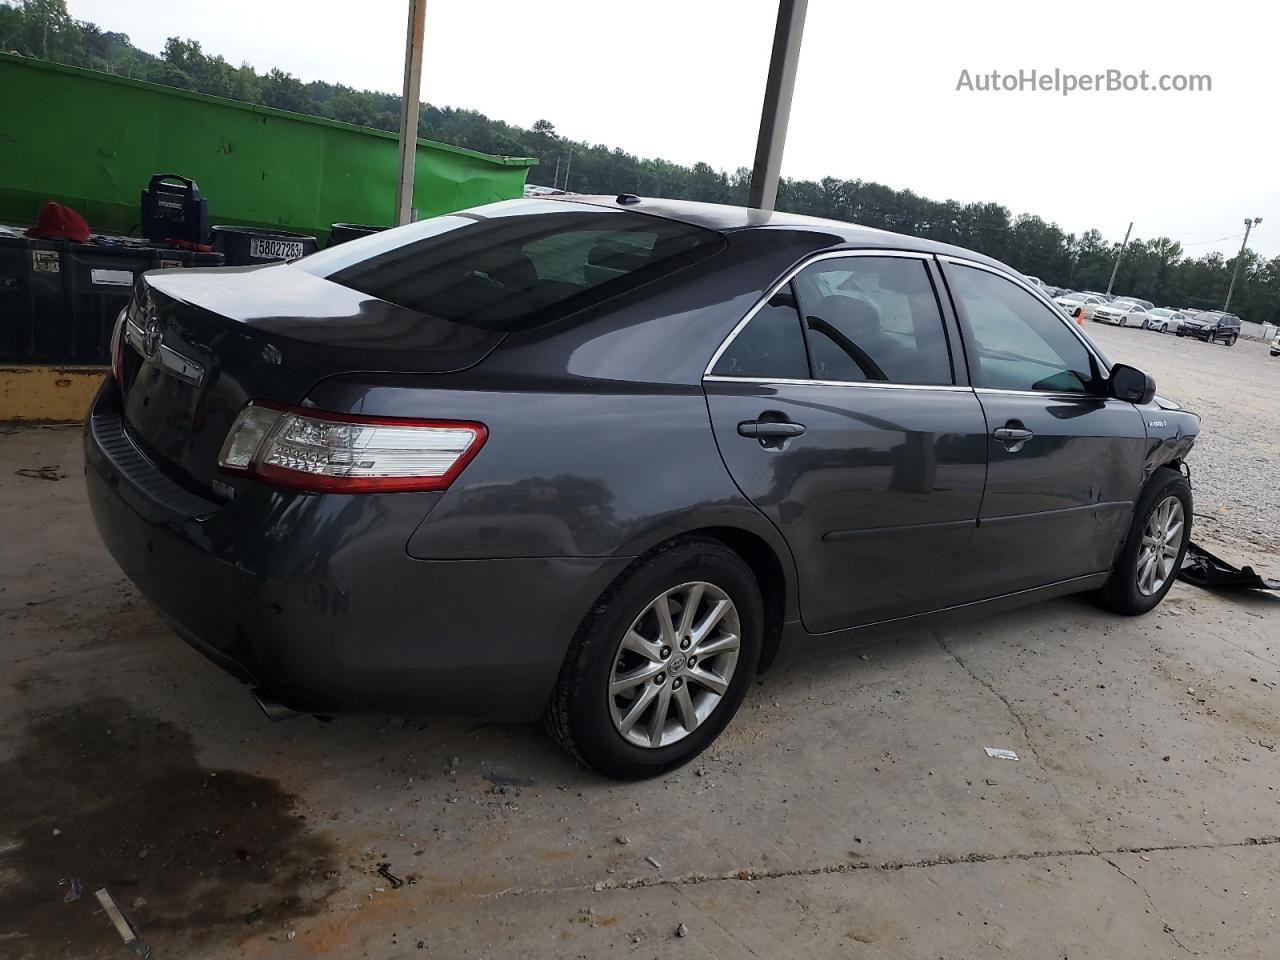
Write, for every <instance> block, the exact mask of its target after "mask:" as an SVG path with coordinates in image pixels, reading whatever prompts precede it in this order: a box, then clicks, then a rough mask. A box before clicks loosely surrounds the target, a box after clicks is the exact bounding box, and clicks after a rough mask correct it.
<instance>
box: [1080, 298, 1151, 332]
mask: <svg viewBox="0 0 1280 960" xmlns="http://www.w3.org/2000/svg"><path fill="white" fill-rule="evenodd" d="M1093 319H1094V320H1097V321H1099V322H1101V323H1114V324H1116V325H1117V326H1121V327H1127V326H1129V325H1130V324H1135V325H1137V326H1145V325H1146V319H1147V308H1146V307H1144V306H1143V305H1142V304H1141V303H1139V302H1138V301H1136V300H1132V299H1130V298H1128V297H1117V298H1116V299H1115V300H1112V301H1111V302H1110V303H1104V304H1100V305H1099V306H1097V307H1095V308H1094V311H1093Z"/></svg>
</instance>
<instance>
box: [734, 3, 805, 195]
mask: <svg viewBox="0 0 1280 960" xmlns="http://www.w3.org/2000/svg"><path fill="white" fill-rule="evenodd" d="M808 7H809V0H778V24H777V26H776V27H775V28H774V31H773V55H772V56H771V57H770V58H769V76H768V79H766V80H765V84H764V106H763V108H762V109H761V111H760V137H759V139H758V140H756V161H755V166H754V167H752V168H751V186H750V189H749V191H748V193H747V206H749V207H758V208H759V209H761V210H772V209H773V206H774V203H775V202H776V201H777V199H778V175H779V173H780V172H781V169H782V148H783V147H784V146H785V145H786V142H787V121H788V120H789V119H790V118H791V95H792V93H794V92H795V87H796V67H797V65H798V64H799V63H800V40H801V37H802V36H803V35H804V15H805V12H806V11H807V10H808Z"/></svg>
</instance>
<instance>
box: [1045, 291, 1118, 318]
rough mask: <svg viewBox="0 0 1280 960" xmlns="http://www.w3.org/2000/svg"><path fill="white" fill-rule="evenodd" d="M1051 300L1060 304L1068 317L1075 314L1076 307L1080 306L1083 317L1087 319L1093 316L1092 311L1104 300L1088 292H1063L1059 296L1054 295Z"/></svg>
mask: <svg viewBox="0 0 1280 960" xmlns="http://www.w3.org/2000/svg"><path fill="white" fill-rule="evenodd" d="M1053 302H1054V303H1056V304H1057V305H1058V306H1060V307H1061V308H1062V310H1063V312H1064V313H1066V315H1067V316H1068V317H1074V316H1075V312H1076V308H1077V307H1080V308H1082V309H1083V310H1084V318H1085V319H1086V320H1088V319H1089V318H1090V317H1092V316H1093V311H1094V310H1096V309H1097V308H1098V307H1099V306H1101V305H1102V304H1103V303H1105V302H1106V301H1105V300H1103V299H1102V298H1101V297H1099V296H1095V295H1093V294H1089V293H1065V294H1063V295H1062V296H1060V297H1054V298H1053Z"/></svg>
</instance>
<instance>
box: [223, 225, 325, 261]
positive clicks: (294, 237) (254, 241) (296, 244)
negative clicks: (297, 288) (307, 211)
mask: <svg viewBox="0 0 1280 960" xmlns="http://www.w3.org/2000/svg"><path fill="white" fill-rule="evenodd" d="M317 248H318V244H317V243H316V238H315V237H313V236H311V235H310V234H309V233H291V232H290V231H288V230H277V229H275V228H274V227H242V226H237V225H235V224H229V223H228V224H221V223H220V224H218V225H217V226H215V227H214V228H213V249H215V250H217V251H218V252H219V253H221V254H222V255H223V256H225V257H226V258H227V266H235V267H247V266H252V265H254V264H259V263H272V262H273V261H279V260H297V259H298V258H299V257H305V256H306V255H307V254H308V253H315V252H316V250H317Z"/></svg>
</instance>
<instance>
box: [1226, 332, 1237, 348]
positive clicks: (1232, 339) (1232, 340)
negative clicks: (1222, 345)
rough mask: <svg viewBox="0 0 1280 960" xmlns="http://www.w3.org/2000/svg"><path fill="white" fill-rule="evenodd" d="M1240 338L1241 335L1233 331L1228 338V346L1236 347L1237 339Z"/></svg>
mask: <svg viewBox="0 0 1280 960" xmlns="http://www.w3.org/2000/svg"><path fill="white" fill-rule="evenodd" d="M1239 339H1240V337H1239V335H1238V334H1234V333H1233V334H1232V335H1231V336H1230V337H1229V338H1228V339H1227V346H1228V347H1234V346H1235V345H1236V341H1237V340H1239Z"/></svg>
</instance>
